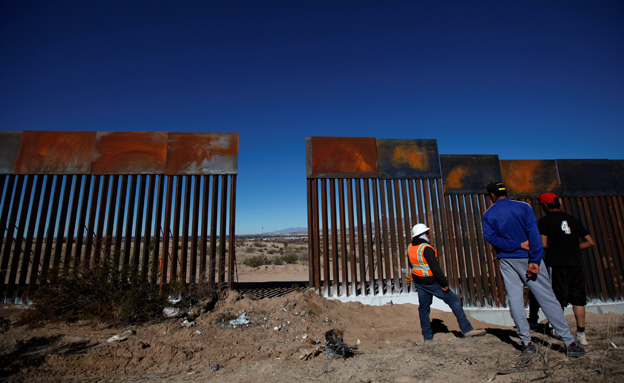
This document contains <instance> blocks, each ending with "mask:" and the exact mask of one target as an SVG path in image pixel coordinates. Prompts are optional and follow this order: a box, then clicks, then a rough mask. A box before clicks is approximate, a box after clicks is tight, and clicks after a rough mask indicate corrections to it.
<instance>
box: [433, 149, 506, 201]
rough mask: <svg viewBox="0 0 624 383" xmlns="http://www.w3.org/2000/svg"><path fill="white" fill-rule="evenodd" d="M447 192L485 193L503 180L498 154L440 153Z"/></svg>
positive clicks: (445, 191) (445, 190)
mask: <svg viewBox="0 0 624 383" xmlns="http://www.w3.org/2000/svg"><path fill="white" fill-rule="evenodd" d="M440 165H441V167H442V179H443V184H444V193H445V194H447V195H448V194H483V193H485V192H486V190H485V188H486V186H487V184H489V183H490V182H500V181H501V180H502V175H501V167H500V162H499V160H498V155H444V154H443V155H440Z"/></svg>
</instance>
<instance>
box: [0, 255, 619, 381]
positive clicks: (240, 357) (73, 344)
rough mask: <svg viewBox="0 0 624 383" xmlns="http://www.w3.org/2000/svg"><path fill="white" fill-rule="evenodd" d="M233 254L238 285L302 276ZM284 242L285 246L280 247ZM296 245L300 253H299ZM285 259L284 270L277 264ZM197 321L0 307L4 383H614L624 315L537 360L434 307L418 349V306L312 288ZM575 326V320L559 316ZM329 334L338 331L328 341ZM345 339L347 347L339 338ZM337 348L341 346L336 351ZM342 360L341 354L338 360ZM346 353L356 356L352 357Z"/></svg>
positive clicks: (226, 301)
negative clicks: (46, 319)
mask: <svg viewBox="0 0 624 383" xmlns="http://www.w3.org/2000/svg"><path fill="white" fill-rule="evenodd" d="M271 245H272V244H268V245H267V247H266V248H264V251H263V252H260V253H258V252H256V251H255V250H254V251H247V250H245V249H244V248H245V246H247V247H250V248H257V247H256V246H255V245H244V244H241V245H240V249H238V248H237V257H239V263H240V265H239V266H238V270H237V271H238V275H239V280H241V281H292V280H298V279H300V278H302V279H301V280H307V265H306V260H305V255H304V254H303V253H301V252H300V251H302V249H299V245H296V244H289V245H287V248H288V249H289V252H294V253H296V254H299V255H300V256H299V255H298V257H297V260H296V261H295V262H294V263H287V264H277V265H276V264H265V265H259V266H247V265H244V264H243V261H244V258H247V257H254V256H257V255H260V254H263V255H266V256H267V258H269V259H271V258H273V257H279V256H283V255H284V253H285V251H282V252H280V251H279V247H280V245H279V243H276V244H275V246H276V247H274V249H275V251H274V253H273V254H268V252H269V249H271ZM282 246H283V244H282ZM295 249H296V250H295ZM278 263H280V262H278ZM196 309H197V310H196V311H195V314H194V315H193V316H192V317H190V318H189V317H185V316H181V317H173V318H166V317H164V316H163V317H162V318H158V319H156V320H154V321H152V322H150V323H143V324H140V325H134V326H128V327H122V328H118V327H110V326H106V325H103V324H101V323H94V322H77V323H54V322H50V323H43V324H38V325H36V326H32V325H18V324H17V323H18V319H19V318H20V317H21V316H22V315H23V314H24V311H25V310H24V309H20V308H17V307H15V306H11V305H3V306H2V307H0V316H1V317H2V318H3V320H2V322H3V326H2V330H0V331H1V333H0V350H1V351H0V380H1V381H3V382H187V381H199V382H204V381H206V382H227V383H232V382H413V381H417V382H445V383H453V382H491V381H494V382H583V381H587V382H621V381H624V315H619V314H593V313H588V315H587V323H588V324H587V336H588V340H589V342H590V346H588V347H587V351H588V352H587V354H586V355H585V356H583V357H581V358H576V359H573V358H568V357H566V355H565V352H564V350H563V344H562V342H561V341H560V340H558V339H555V338H553V337H551V336H550V335H548V334H544V333H543V331H542V330H541V329H538V330H537V331H533V338H534V339H533V340H534V343H535V344H536V345H537V346H538V353H537V354H535V355H533V356H523V355H522V354H521V351H520V347H519V341H518V338H517V336H516V333H515V329H514V328H513V327H504V326H496V325H491V324H487V323H484V322H479V321H477V320H474V319H471V322H472V324H473V326H474V327H475V328H484V329H486V330H487V334H486V335H485V336H482V337H477V338H463V337H462V336H461V333H460V332H459V327H458V326H457V322H456V320H455V318H454V316H453V315H452V314H451V313H447V312H443V311H438V310H432V315H431V319H432V321H433V326H434V330H435V332H436V333H435V335H434V340H433V341H431V342H424V341H423V338H422V335H421V333H420V323H419V319H418V306H417V305H415V304H401V305H399V304H389V305H385V306H366V305H363V304H360V303H342V302H339V301H336V300H329V299H326V298H323V297H322V296H320V295H319V294H317V293H316V292H315V291H313V290H311V289H302V290H295V291H292V292H290V293H288V294H287V295H284V296H280V297H277V298H265V299H257V297H254V296H253V295H249V294H245V293H241V292H237V291H229V292H227V291H226V292H222V293H221V294H220V297H219V299H218V300H217V301H216V303H214V302H212V304H210V305H208V304H206V303H205V302H202V303H200V304H199V305H198V306H197V308H196ZM566 319H567V320H568V323H569V324H570V325H571V326H574V318H573V317H566ZM326 334H333V335H334V336H337V338H336V337H334V338H328V337H327V336H326ZM336 340H338V341H340V340H342V341H343V343H340V342H335V341H336ZM337 346H341V347H337ZM343 352H344V353H346V354H347V356H348V357H345V356H344V355H343ZM351 353H352V355H351Z"/></svg>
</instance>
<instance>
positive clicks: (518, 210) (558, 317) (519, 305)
mask: <svg viewBox="0 0 624 383" xmlns="http://www.w3.org/2000/svg"><path fill="white" fill-rule="evenodd" d="M487 192H488V195H489V196H490V198H491V199H492V201H493V202H494V205H492V206H490V208H489V209H487V210H486V212H485V213H484V214H483V235H484V236H485V239H486V240H487V241H488V242H489V243H490V244H491V245H492V246H494V249H495V251H496V257H497V258H498V264H499V269H500V273H501V277H502V278H503V282H504V284H505V290H506V291H507V301H508V302H509V311H510V312H511V317H512V319H513V321H514V323H515V324H516V327H517V328H518V337H519V338H520V340H521V341H522V352H523V353H524V354H527V355H531V354H534V353H535V352H536V348H535V346H534V345H533V342H531V335H530V333H529V322H528V321H527V317H526V310H525V304H524V294H523V287H524V285H526V286H528V287H529V289H530V290H531V292H532V293H533V295H534V296H535V298H536V299H537V301H538V302H539V304H540V306H541V307H542V311H543V312H544V314H545V315H546V317H547V318H548V321H549V322H550V323H551V325H552V326H553V328H554V329H555V331H556V332H557V333H558V334H559V335H560V336H561V339H562V340H563V341H564V342H565V345H566V352H567V355H568V356H569V357H579V356H582V355H584V354H585V349H584V348H583V347H581V346H580V345H579V344H578V343H576V341H575V340H574V337H573V336H572V334H571V333H570V327H569V326H568V324H567V323H566V321H565V318H564V317H563V310H562V309H561V305H560V304H559V302H558V301H557V298H556V297H555V294H554V293H553V290H552V285H551V283H550V278H549V277H548V273H547V271H546V267H545V266H544V263H543V262H542V256H543V253H544V249H543V246H542V238H541V236H540V233H539V230H538V229H537V221H536V219H535V213H534V212H533V209H532V208H531V206H530V205H529V204H527V203H524V202H519V201H513V200H511V199H509V198H507V190H506V188H505V185H504V184H502V183H500V182H494V183H491V184H489V185H488V186H487Z"/></svg>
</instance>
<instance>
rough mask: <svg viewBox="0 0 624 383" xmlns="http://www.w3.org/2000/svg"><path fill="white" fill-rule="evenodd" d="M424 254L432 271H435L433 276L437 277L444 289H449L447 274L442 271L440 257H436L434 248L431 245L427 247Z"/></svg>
mask: <svg viewBox="0 0 624 383" xmlns="http://www.w3.org/2000/svg"><path fill="white" fill-rule="evenodd" d="M424 255H425V259H426V260H427V264H428V265H429V268H430V269H431V272H432V273H433V276H434V277H435V280H436V282H438V284H439V285H440V286H442V290H444V291H448V285H449V283H448V280H447V279H446V276H445V275H444V273H443V272H442V268H440V264H439V263H438V259H437V258H436V256H435V253H434V252H433V249H432V248H430V247H427V248H426V249H425V252H424Z"/></svg>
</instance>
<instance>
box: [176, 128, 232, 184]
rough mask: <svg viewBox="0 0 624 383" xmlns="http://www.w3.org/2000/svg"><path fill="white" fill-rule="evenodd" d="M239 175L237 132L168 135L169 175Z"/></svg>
mask: <svg viewBox="0 0 624 383" xmlns="http://www.w3.org/2000/svg"><path fill="white" fill-rule="evenodd" d="M237 172H238V133H169V142H168V148H167V167H166V174H167V175H173V174H183V175H211V174H212V175H217V174H236V173H237Z"/></svg>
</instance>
